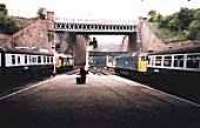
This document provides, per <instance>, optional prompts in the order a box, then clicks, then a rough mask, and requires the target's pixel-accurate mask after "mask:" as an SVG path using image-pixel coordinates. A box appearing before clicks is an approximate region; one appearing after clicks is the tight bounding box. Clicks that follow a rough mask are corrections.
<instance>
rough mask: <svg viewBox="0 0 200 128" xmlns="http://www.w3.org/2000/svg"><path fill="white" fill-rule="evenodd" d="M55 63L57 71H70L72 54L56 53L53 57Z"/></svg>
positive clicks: (72, 63)
mask: <svg viewBox="0 0 200 128" xmlns="http://www.w3.org/2000/svg"><path fill="white" fill-rule="evenodd" d="M55 65H56V72H57V73H64V72H67V71H70V70H72V69H73V67H74V61H73V56H72V55H70V54H57V55H56V57H55Z"/></svg>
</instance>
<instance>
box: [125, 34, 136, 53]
mask: <svg viewBox="0 0 200 128" xmlns="http://www.w3.org/2000/svg"><path fill="white" fill-rule="evenodd" d="M137 50H138V46H137V36H136V32H134V33H132V34H131V35H128V45H127V51H128V52H135V51H137Z"/></svg>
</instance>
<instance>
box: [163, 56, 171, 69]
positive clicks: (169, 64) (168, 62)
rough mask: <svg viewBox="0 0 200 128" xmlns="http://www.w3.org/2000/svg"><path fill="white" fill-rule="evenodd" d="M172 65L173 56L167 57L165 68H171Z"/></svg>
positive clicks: (165, 58)
mask: <svg viewBox="0 0 200 128" xmlns="http://www.w3.org/2000/svg"><path fill="white" fill-rule="evenodd" d="M171 63H172V57H171V56H165V57H164V66H167V67H170V66H171Z"/></svg>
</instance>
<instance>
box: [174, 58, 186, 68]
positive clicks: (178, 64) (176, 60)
mask: <svg viewBox="0 0 200 128" xmlns="http://www.w3.org/2000/svg"><path fill="white" fill-rule="evenodd" d="M183 62H184V57H183V55H178V56H174V67H183Z"/></svg>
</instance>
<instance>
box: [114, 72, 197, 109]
mask: <svg viewBox="0 0 200 128" xmlns="http://www.w3.org/2000/svg"><path fill="white" fill-rule="evenodd" d="M112 76H115V77H116V78H117V79H118V80H119V79H120V80H122V81H124V82H126V83H128V84H129V85H130V84H131V86H132V85H134V86H135V84H136V86H142V87H145V88H148V89H151V90H154V91H157V92H159V93H162V94H164V95H166V96H169V97H171V98H174V99H177V100H179V101H183V102H185V103H188V104H190V105H193V106H195V107H200V104H199V103H196V102H193V101H190V100H187V99H185V98H182V97H178V96H176V95H173V94H169V93H166V92H163V91H160V90H158V89H155V88H151V87H149V86H146V85H144V84H141V83H138V82H134V81H131V80H128V79H125V78H122V77H120V76H116V75H112ZM113 78H114V77H113ZM133 83H134V84H133Z"/></svg>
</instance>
